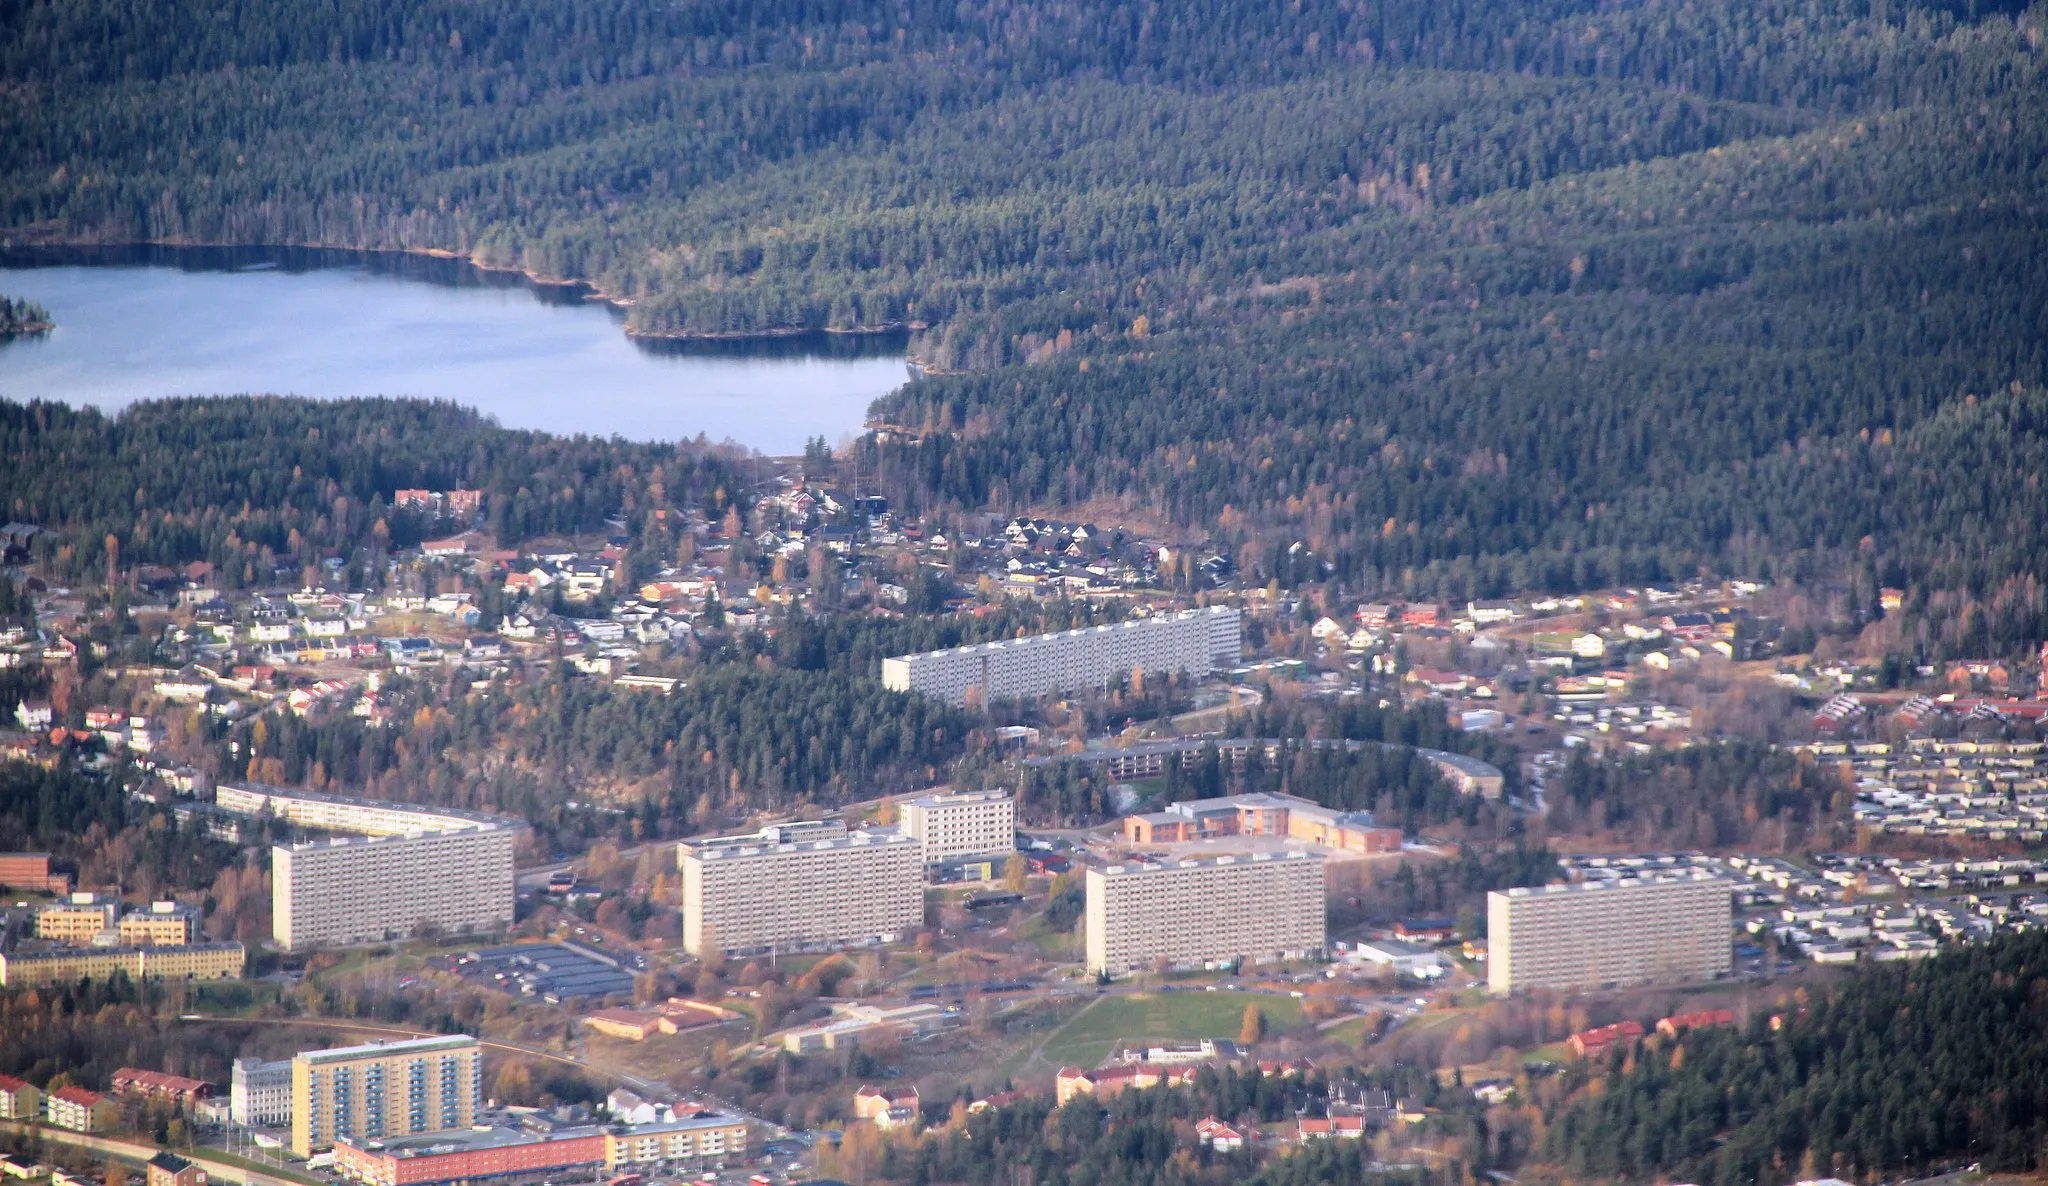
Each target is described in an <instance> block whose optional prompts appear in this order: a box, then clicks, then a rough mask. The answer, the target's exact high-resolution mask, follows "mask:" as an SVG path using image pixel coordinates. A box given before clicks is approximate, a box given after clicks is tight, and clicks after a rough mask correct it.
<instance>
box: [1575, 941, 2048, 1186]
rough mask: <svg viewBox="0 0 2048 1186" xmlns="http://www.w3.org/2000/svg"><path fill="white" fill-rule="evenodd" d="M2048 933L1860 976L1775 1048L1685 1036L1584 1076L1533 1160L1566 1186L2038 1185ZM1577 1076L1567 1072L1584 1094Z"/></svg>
mask: <svg viewBox="0 0 2048 1186" xmlns="http://www.w3.org/2000/svg"><path fill="white" fill-rule="evenodd" d="M2044 999H2048V935H2043V934H2040V933H2038V932H2036V933H2032V934H2026V935H2019V936H2015V937H2012V938H2007V939H2001V940H1998V941H1996V942H1992V943H1979V944H1971V945H1968V946H1963V947H1956V948H1952V949H1950V950H1948V951H1947V952H1945V953H1944V954H1943V955H1942V956H1940V957H1939V958H1938V959H1934V960H1930V961H1928V962H1925V963H1915V964H1892V965H1888V966H1887V965H1876V966H1869V967H1866V968H1864V969H1863V970H1861V971H1859V972H1858V973H1857V974H1856V975H1855V976H1854V977H1853V978H1851V979H1849V980H1848V981H1847V982H1845V983H1844V984H1843V985H1842V986H1841V987H1840V988H1839V989H1838V990H1836V991H1835V992H1833V993H1832V994H1830V995H1824V996H1822V997H1820V998H1819V999H1817V1000H1815V1001H1814V1002H1813V1003H1812V1005H1811V1007H1810V1008H1808V1009H1807V1010H1806V1011H1805V1013H1804V1014H1803V1015H1801V1016H1798V1017H1796V1018H1793V1019H1790V1021H1789V1024H1787V1025H1786V1026H1785V1027H1784V1029H1783V1031H1782V1032H1776V1033H1773V1032H1772V1031H1771V1030H1770V1029H1769V1028H1768V1027H1767V1026H1766V1025H1765V1024H1764V1019H1763V1018H1762V1017H1758V1018H1757V1019H1756V1020H1755V1021H1754V1023H1753V1024H1752V1025H1751V1026H1750V1027H1749V1029H1748V1030H1747V1031H1746V1032H1745V1031H1742V1030H1733V1029H1729V1030H1715V1029H1709V1030H1696V1031H1694V1032H1692V1033H1689V1034H1687V1035H1686V1037H1685V1040H1684V1041H1683V1042H1682V1043H1677V1044H1667V1045H1665V1046H1664V1047H1663V1048H1661V1049H1657V1050H1654V1051H1651V1052H1646V1053H1642V1054H1640V1055H1637V1056H1636V1057H1634V1058H1632V1059H1630V1060H1629V1063H1630V1065H1629V1067H1628V1068H1627V1069H1626V1070H1623V1069H1620V1068H1619V1062H1620V1060H1621V1058H1622V1057H1623V1055H1622V1052H1619V1051H1617V1052H1616V1053H1615V1055H1614V1065H1610V1066H1607V1067H1604V1068H1595V1069H1594V1070H1593V1071H1592V1072H1590V1073H1591V1074H1592V1075H1595V1076H1598V1077H1599V1078H1600V1085H1599V1087H1598V1088H1597V1089H1593V1090H1587V1091H1585V1092H1583V1094H1582V1095H1581V1097H1580V1098H1579V1099H1578V1101H1577V1102H1576V1103H1575V1104H1573V1105H1572V1106H1571V1107H1570V1108H1569V1109H1568V1110H1566V1111H1565V1112H1564V1113H1563V1114H1562V1115H1560V1116H1559V1117H1558V1119H1557V1121H1556V1122H1555V1123H1554V1124H1552V1125H1551V1126H1550V1130H1549V1135H1548V1144H1547V1146H1546V1148H1545V1150H1544V1152H1545V1154H1546V1155H1547V1157H1548V1158H1550V1159H1553V1160H1554V1161H1555V1162H1556V1164H1557V1165H1558V1166H1559V1168H1560V1169H1561V1170H1562V1171H1563V1172H1565V1173H1566V1174H1568V1175H1569V1177H1570V1178H1572V1179H1573V1180H1576V1181H1591V1180H1603V1181H1623V1182H1641V1181H1647V1180H1650V1179H1657V1180H1683V1181H1690V1182H1701V1183H1712V1184H1715V1186H1735V1184H1736V1183H1748V1182H1783V1181H1790V1180H1792V1179H1793V1178H1810V1177H1815V1176H1826V1175H1840V1176H1842V1177H1845V1178H1853V1179H1862V1178H1865V1177H1866V1176H1870V1175H1896V1174H1898V1173H1899V1172H1901V1171H1905V1172H1908V1173H1909V1174H1910V1172H1911V1171H1916V1170H1924V1169H1929V1168H1931V1167H1934V1166H1938V1165H1942V1164H1945V1163H1948V1162H1951V1161H1954V1162H1970V1161H1980V1160H1981V1161H1982V1162H1983V1164H1984V1167H1985V1168H1986V1169H1993V1170H2026V1171H2031V1170H2036V1169H2038V1168H2039V1167H2040V1164H2041V1157H2042V1149H2043V1140H2044V1138H2048V1089H2044V1086H2043V1084H2042V1081H2041V1076H2040V1073H2039V1068H2040V1067H2041V1065H2042V1058H2043V1057H2044V1055H2048V1049H2044V1047H2043V1042H2044V1037H2043V1036H2044V1034H2048V1028H2044V1027H2043V1026H2042V1024H2041V1014H2042V1009H2043V1001H2044ZM1585 1077H1586V1076H1585V1074H1583V1073H1581V1074H1580V1078H1581V1079H1582V1080H1583V1079H1584V1078H1585Z"/></svg>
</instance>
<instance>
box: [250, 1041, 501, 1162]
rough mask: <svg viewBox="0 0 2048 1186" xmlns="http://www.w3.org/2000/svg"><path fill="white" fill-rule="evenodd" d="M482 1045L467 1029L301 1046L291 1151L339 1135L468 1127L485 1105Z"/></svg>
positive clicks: (301, 1151) (324, 1144) (375, 1136)
mask: <svg viewBox="0 0 2048 1186" xmlns="http://www.w3.org/2000/svg"><path fill="white" fill-rule="evenodd" d="M483 1076H484V1060H483V1050H482V1049H481V1047H479V1045H478V1044H477V1040H476V1039H475V1038H472V1037H470V1036H469V1035H467V1034H450V1035H448V1036H446V1037H437V1038H413V1039H410V1040H407V1041H402V1042H377V1043H371V1044H369V1045H364V1046H342V1047H336V1048H334V1049H330V1050H307V1051H301V1052H300V1053H299V1054H298V1055H296V1056H294V1057H293V1059H292V1103H291V1113H292V1115H291V1125H292V1140H291V1148H292V1152H294V1153H296V1154H298V1155H299V1156H300V1157H306V1156H309V1155H310V1154H312V1153H313V1152H315V1151H317V1150H321V1149H326V1148H329V1147H331V1146H332V1145H334V1143H335V1141H336V1140H337V1139H338V1138H340V1137H361V1138H364V1139H367V1140H384V1139H386V1138H393V1139H396V1138H400V1137H418V1136H425V1135H428V1134H433V1133H444V1132H448V1131H450V1130H454V1129H466V1128H468V1127H469V1126H470V1125H472V1124H474V1123H476V1117H477V1113H478V1112H480V1111H481V1110H482V1108H483V1097H484V1085H483Z"/></svg>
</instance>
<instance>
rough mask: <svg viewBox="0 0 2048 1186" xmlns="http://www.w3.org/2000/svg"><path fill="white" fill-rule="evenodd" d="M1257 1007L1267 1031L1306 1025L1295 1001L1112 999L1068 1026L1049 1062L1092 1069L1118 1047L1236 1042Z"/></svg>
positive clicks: (1223, 995) (1249, 996) (1051, 1044)
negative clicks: (1209, 1040)
mask: <svg viewBox="0 0 2048 1186" xmlns="http://www.w3.org/2000/svg"><path fill="white" fill-rule="evenodd" d="M1246 1005H1257V1006H1258V1007H1259V1010H1260V1011H1261V1012H1263V1013H1264V1014H1265V1015H1266V1029H1267V1032H1269V1033H1278V1032H1279V1031H1281V1030H1284V1029H1289V1028H1291V1027H1293V1026H1294V1025H1296V1024H1298V1023H1299V1022H1300V1021H1301V1002H1300V1001H1297V1000H1295V999H1294V998H1293V997H1280V996H1265V995H1263V994H1258V993H1247V992H1173V993H1142V994H1138V995H1134V996H1127V997H1110V998H1108V999H1106V1000H1104V1001H1102V1002H1101V1003H1100V1004H1098V1005H1096V1006H1095V1007H1094V1008H1093V1009H1090V1010H1088V1011H1087V1012H1086V1013H1083V1014H1081V1015H1080V1016H1079V1017H1076V1018H1075V1019H1074V1020H1072V1021H1070V1022H1068V1023H1067V1024H1066V1025H1065V1026H1064V1027H1063V1028H1062V1029H1061V1030H1060V1031H1059V1032H1058V1033H1057V1034H1054V1035H1053V1036H1052V1038H1051V1039H1050V1040H1048V1041H1047V1042H1046V1044H1045V1050H1044V1054H1043V1057H1044V1059H1045V1061H1046V1062H1049V1063H1052V1064H1053V1065H1055V1066H1063V1065H1072V1066H1082V1067H1092V1066H1094V1065H1096V1064H1097V1063H1099V1062H1101V1061H1102V1060H1103V1059H1105V1058H1107V1057H1109V1052H1110V1050H1111V1049H1112V1048H1114V1047H1115V1046H1116V1044H1117V1043H1118V1042H1124V1043H1137V1042H1189V1041H1193V1040H1195V1039H1197V1038H1229V1039H1232V1040H1235V1039H1236V1038H1237V1035H1238V1030H1239V1029H1240V1028H1241V1027H1242V1026H1243V1025H1244V1007H1245V1006H1246Z"/></svg>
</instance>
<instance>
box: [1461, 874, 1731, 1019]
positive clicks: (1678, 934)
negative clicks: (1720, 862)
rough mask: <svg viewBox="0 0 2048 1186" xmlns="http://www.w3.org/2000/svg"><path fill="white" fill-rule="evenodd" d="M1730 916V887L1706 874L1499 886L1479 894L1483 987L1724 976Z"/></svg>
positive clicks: (1596, 984) (1563, 985)
mask: <svg viewBox="0 0 2048 1186" xmlns="http://www.w3.org/2000/svg"><path fill="white" fill-rule="evenodd" d="M1733 917H1734V910H1733V907H1732V898H1731V890H1730V887H1729V885H1728V883H1727V882H1725V881H1722V880H1721V879H1720V878H1718V877H1715V876H1713V875H1711V874H1708V873H1705V872H1688V873H1683V874H1678V875H1675V876H1669V877H1657V878H1647V877H1645V878H1627V879H1623V880H1619V881H1611V882H1583V883H1577V884H1572V885H1548V886H1541V887H1538V888H1533V889H1511V890H1496V891H1494V892H1492V893H1489V894H1487V895H1486V934H1487V957H1486V967H1487V983H1488V987H1489V988H1491V989H1492V991H1494V992H1496V993H1500V994H1503V995H1504V994H1507V993H1512V992H1516V991H1519V990H1521V989H1525V988H1549V989H1577V988H1598V987H1600V986H1602V985H1608V984H1635V983H1641V982H1643V981H1650V980H1680V981H1686V980H1709V979H1712V978H1714V977H1717V976H1725V975H1727V974H1728V972H1729V970H1730V969H1731V968H1732V967H1733V966H1734V956H1733V952H1732V950H1731V948H1730V931H1731V929H1732V926H1733Z"/></svg>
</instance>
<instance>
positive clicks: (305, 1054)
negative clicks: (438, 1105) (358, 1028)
mask: <svg viewBox="0 0 2048 1186" xmlns="http://www.w3.org/2000/svg"><path fill="white" fill-rule="evenodd" d="M474 1048H477V1040H476V1039H475V1038H473V1037H471V1036H469V1035H468V1034H444V1035H442V1036H440V1037H434V1038H401V1039H399V1040H397V1041H395V1042H365V1043H363V1044H362V1045H360V1046H332V1047H329V1048H328V1049H326V1050H301V1051H299V1053H298V1056H297V1059H298V1061H301V1062H309V1063H326V1062H347V1061H349V1060H351V1059H357V1058H376V1057H379V1056H387V1055H394V1054H424V1053H427V1052H428V1051H433V1050H462V1049H474Z"/></svg>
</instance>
